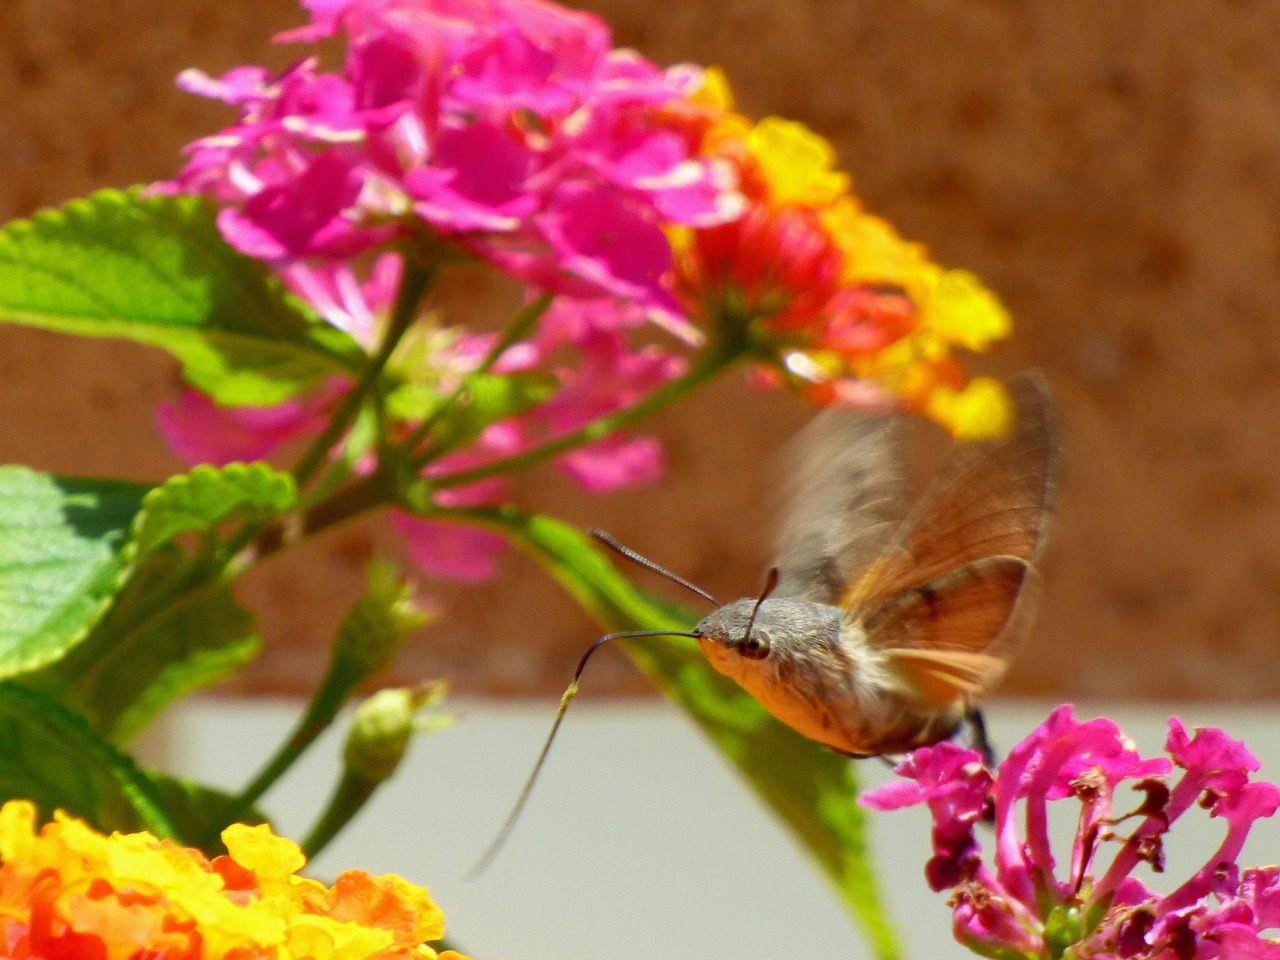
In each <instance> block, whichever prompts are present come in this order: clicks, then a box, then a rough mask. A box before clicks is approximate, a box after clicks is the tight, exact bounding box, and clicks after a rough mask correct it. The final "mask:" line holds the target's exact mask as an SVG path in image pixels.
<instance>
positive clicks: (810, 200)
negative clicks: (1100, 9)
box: [673, 71, 1012, 439]
mask: <svg viewBox="0 0 1280 960" xmlns="http://www.w3.org/2000/svg"><path fill="white" fill-rule="evenodd" d="M682 109H683V110H685V111H687V113H686V115H685V117H684V123H685V128H686V130H687V131H688V135H690V136H692V137H694V138H695V139H697V140H699V141H700V143H701V149H702V151H703V153H704V154H706V155H710V156H713V157H715V158H717V159H719V160H721V161H724V162H726V163H728V164H729V165H730V166H732V167H733V168H734V170H735V171H736V172H737V176H738V180H739V187H740V189H741V191H742V194H743V196H744V197H745V198H746V203H747V209H746V213H745V214H744V215H743V216H742V217H740V218H738V219H736V220H734V221H733V222H731V223H725V224H720V225H717V226H712V227H706V228H687V229H681V230H679V231H675V233H674V236H673V245H674V247H675V249H676V253H677V257H676V264H677V266H676V271H677V272H676V278H675V288H676V292H677V294H678V295H679V296H680V297H681V298H682V299H683V301H684V302H685V304H686V306H687V307H688V308H689V310H690V311H691V312H693V313H695V314H697V315H700V316H701V317H703V319H704V320H706V321H707V323H708V325H709V326H710V327H711V328H712V329H713V330H716V331H718V332H719V335H720V336H723V337H734V336H742V335H744V334H745V335H747V336H748V337H749V339H750V342H751V347H752V349H753V350H754V352H755V353H756V354H757V355H758V356H759V358H760V359H761V360H763V361H764V364H765V365H766V367H767V369H766V370H765V371H764V373H763V377H764V378H765V380H766V381H769V380H772V381H786V382H790V383H792V384H793V385H796V386H799V387H800V388H801V389H802V390H803V391H804V392H805V393H806V394H808V395H809V396H810V397H811V398H812V399H815V400H817V401H818V402H821V403H849V404H854V405H859V406H874V405H877V404H879V405H885V406H887V405H893V404H905V405H907V406H909V407H911V408H913V409H918V410H921V411H923V412H924V413H926V414H927V415H929V416H931V417H932V418H934V419H935V420H937V421H939V422H940V423H942V424H943V425H944V426H946V427H947V428H948V429H950V430H951V431H952V432H953V433H954V434H956V435H957V436H960V437H965V438H969V439H982V438H985V437H990V436H993V435H997V434H999V433H1002V432H1003V431H1004V430H1005V429H1006V428H1007V427H1008V424H1009V422H1010V418H1011V406H1010V403H1009V399H1008V397H1007V396H1006V395H1005V393H1004V390H1003V388H1002V387H1001V386H1000V385H999V384H998V383H997V382H996V381H993V380H990V379H987V378H976V379H972V380H971V379H970V378H969V376H968V374H967V373H966V371H965V369H964V367H963V365H962V364H961V363H960V362H959V360H958V359H957V358H956V357H955V356H954V354H953V351H954V350H956V349H961V350H967V351H981V350H985V349H986V348H987V347H988V346H989V345H990V344H991V343H992V342H993V341H995V340H998V339H1001V338H1003V337H1006V336H1008V335H1009V332H1010V330H1011V326H1012V325H1011V321H1010V318H1009V315H1008V313H1007V312H1006V311H1005V309H1004V308H1003V307H1002V306H1001V305H1000V302H999V301H998V300H997V299H996V297H995V296H994V295H993V294H992V293H991V292H990V291H988V290H987V289H986V288H985V287H983V286H982V284H981V282H980V281H979V280H978V279H977V278H976V277H974V276H973V275H972V274H970V273H967V272H965V271H962V270H947V269H944V268H943V267H941V266H939V265H938V264H936V263H934V262H932V261H931V260H930V259H929V258H928V255H927V253H926V251H925V249H924V247H923V246H921V245H920V244H917V243H910V242H908V241H906V240H904V239H903V238H902V237H900V236H899V235H898V234H897V232H896V231H895V230H894V229H893V227H891V226H890V225H889V224H888V223H887V222H886V221H884V220H882V219H881V218H879V217H875V216H872V215H871V214H869V213H867V212H866V211H865V210H864V209H863V208H862V206H861V204H860V203H859V201H858V200H857V198H856V197H855V196H854V195H853V194H852V193H851V191H850V183H849V177H848V176H847V175H846V174H844V173H842V172H840V171H838V170H836V169H835V150H834V149H833V148H832V146H831V144H830V143H828V142H827V141H826V140H824V139H823V138H821V137H819V136H818V135H817V134H815V133H813V132H812V131H811V130H809V129H808V128H806V127H805V126H803V125H802V124H799V123H794V122H792V121H788V120H782V119H779V118H776V117H769V118H766V119H764V120H761V121H760V122H759V123H752V122H751V121H749V120H747V119H746V118H745V117H743V116H742V115H741V114H738V113H735V112H734V111H733V109H732V101H731V97H730V94H729V91H728V87H727V84H726V83H725V81H724V78H723V76H722V75H720V74H719V73H718V72H716V71H708V73H707V82H706V83H705V84H704V86H703V88H702V90H701V91H700V92H699V93H698V94H697V95H696V96H695V97H694V98H692V100H691V101H690V102H689V103H687V104H685V105H683V106H682Z"/></svg>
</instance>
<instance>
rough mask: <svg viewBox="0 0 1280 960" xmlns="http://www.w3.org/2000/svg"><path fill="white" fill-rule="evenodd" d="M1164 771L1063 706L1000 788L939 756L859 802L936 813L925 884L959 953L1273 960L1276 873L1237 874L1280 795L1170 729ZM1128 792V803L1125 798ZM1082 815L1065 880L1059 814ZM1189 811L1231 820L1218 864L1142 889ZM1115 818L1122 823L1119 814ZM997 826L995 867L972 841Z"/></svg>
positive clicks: (970, 766) (1245, 758) (920, 756)
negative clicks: (1057, 845)
mask: <svg viewBox="0 0 1280 960" xmlns="http://www.w3.org/2000/svg"><path fill="white" fill-rule="evenodd" d="M1165 749H1166V751H1167V753H1168V757H1155V758H1147V759H1144V758H1143V757H1141V756H1140V755H1139V754H1138V752H1137V750H1136V749H1135V748H1134V745H1133V744H1132V743H1131V742H1130V741H1129V740H1128V739H1126V738H1125V737H1124V736H1123V735H1122V734H1121V732H1120V730H1119V729H1118V728H1117V727H1116V725H1115V724H1114V723H1112V722H1111V721H1110V720H1107V719H1097V720H1091V721H1088V722H1085V723H1082V722H1080V721H1078V720H1076V719H1075V717H1074V716H1073V713H1072V709H1071V707H1070V706H1064V707H1059V708H1058V709H1057V710H1055V711H1054V712H1053V713H1052V714H1051V715H1050V716H1049V718H1048V719H1047V720H1046V721H1045V722H1044V723H1043V724H1042V725H1041V726H1040V727H1039V728H1038V729H1037V730H1036V731H1035V732H1033V733H1032V734H1031V736H1029V737H1028V738H1027V739H1026V740H1024V741H1023V742H1022V743H1020V744H1018V746H1017V747H1015V748H1014V749H1013V750H1012V751H1011V752H1010V753H1009V757H1008V759H1006V760H1005V761H1004V762H1003V763H1002V764H1000V766H999V768H998V769H997V770H996V771H995V772H994V773H993V772H992V771H990V770H988V769H987V768H986V767H985V766H984V764H983V763H982V760H981V757H980V756H979V754H978V753H977V752H976V751H974V750H970V749H966V748H963V747H960V746H958V745H956V744H954V743H950V742H944V743H940V744H938V745H936V746H933V747H926V748H924V749H922V750H917V751H916V752H915V753H914V754H912V755H911V756H910V757H909V758H908V759H907V760H906V761H904V762H903V763H902V764H901V765H900V766H899V767H898V768H897V770H898V773H900V774H901V775H902V776H904V777H906V778H907V781H908V782H902V781H898V782H894V783H890V784H888V785H886V786H884V787H881V788H879V789H877V790H874V791H871V792H869V793H867V794H865V795H864V796H863V797H862V798H861V801H860V802H861V803H863V804H864V805H866V806H869V807H872V808H874V809H877V810H896V809H900V808H903V807H909V806H913V805H916V804H922V803H923V804H927V805H928V807H929V810H930V812H931V814H932V816H933V845H934V856H933V858H932V859H931V860H930V861H929V863H928V865H927V867H926V871H925V873H926V877H927V879H928V882H929V885H930V886H931V887H932V888H933V889H934V890H939V891H941V890H948V889H949V890H954V893H953V895H952V898H951V905H952V908H953V911H954V912H953V925H954V930H955V934H956V938H957V939H958V940H959V941H960V942H961V943H964V944H966V945H967V946H968V947H969V948H970V949H972V950H973V951H974V952H975V953H978V954H981V955H982V956H987V957H1001V958H1050V957H1052V958H1057V957H1069V958H1076V960H1085V958H1108V960H1111V958H1116V960H1213V958H1241V960H1280V940H1276V939H1271V938H1268V937H1265V936H1264V935H1263V934H1264V933H1265V932H1266V931H1267V930H1269V929H1272V928H1276V927H1280V867H1274V866H1271V867H1261V868H1253V869H1244V870H1242V869H1241V868H1240V867H1239V866H1238V865H1237V863H1236V860H1237V858H1238V857H1239V855H1240V852H1241V849H1242V847H1243V845H1244V842H1245V839H1246V837H1247V836H1248V834H1249V831H1250V829H1251V828H1252V826H1253V824H1254V823H1255V822H1256V821H1257V820H1259V819H1261V818H1264V817H1270V816H1271V815H1273V814H1274V813H1275V812H1276V810H1277V809H1278V808H1280V787H1277V786H1276V785H1275V784H1272V783H1268V782H1266V781H1258V780H1251V779H1250V774H1251V773H1253V772H1255V771H1257V769H1258V767H1259V764H1258V761H1257V760H1256V759H1255V758H1254V757H1253V755H1252V754H1250V753H1249V751H1248V750H1247V749H1245V747H1244V745H1243V744H1242V743H1241V742H1239V741H1238V740H1233V739H1232V738H1230V737H1228V736H1227V735H1226V734H1224V733H1223V732H1222V731H1221V730H1218V729H1214V728H1203V729H1198V730H1196V731H1195V733H1194V734H1193V735H1190V736H1189V735H1188V734H1187V731H1186V730H1185V729H1184V728H1183V726H1182V724H1181V723H1180V722H1179V721H1178V720H1177V719H1176V718H1173V719H1170V721H1169V736H1168V739H1167V741H1166V744H1165ZM1122 787H1128V788H1130V789H1127V790H1124V791H1123V793H1121V792H1120V791H1121V788H1122ZM1067 800H1075V801H1077V802H1078V803H1079V805H1080V812H1079V821H1078V827H1077V830H1076V835H1075V840H1074V843H1073V845H1072V849H1071V854H1070V858H1069V859H1067V860H1066V862H1065V863H1064V865H1063V868H1062V870H1061V871H1059V870H1058V869H1057V862H1056V860H1055V858H1054V855H1053V850H1052V848H1051V844H1050V839H1049V803H1050V801H1067ZM1193 806H1199V807H1201V808H1202V809H1206V810H1208V811H1209V815H1210V816H1211V817H1214V818H1220V819H1222V820H1223V821H1224V823H1225V827H1226V835H1225V836H1224V838H1223V840H1222V842H1221V844H1220V845H1219V847H1218V849H1217V850H1216V851H1215V852H1214V853H1213V855H1212V856H1211V857H1210V858H1209V860H1208V861H1207V862H1206V863H1205V864H1204V865H1203V866H1202V867H1201V868H1200V869H1199V870H1197V871H1196V872H1195V873H1194V874H1193V875H1192V876H1191V877H1190V878H1189V879H1187V880H1186V881H1185V882H1183V883H1182V884H1181V885H1180V886H1178V887H1177V889H1175V890H1174V891H1173V892H1172V893H1169V894H1165V895H1161V894H1158V893H1156V892H1154V891H1152V890H1150V889H1149V888H1148V887H1147V886H1146V885H1145V884H1144V883H1143V882H1142V881H1141V880H1139V879H1138V878H1137V877H1135V876H1133V871H1134V869H1135V868H1136V867H1137V866H1138V865H1139V864H1141V863H1145V864H1147V865H1148V866H1149V867H1150V868H1151V869H1152V870H1153V871H1155V872H1163V869H1164V843H1165V838H1166V836H1168V835H1169V833H1170V831H1171V829H1172V828H1173V825H1174V823H1175V822H1176V821H1177V820H1178V819H1179V818H1180V817H1182V816H1183V815H1184V814H1185V813H1187V811H1189V810H1190V809H1191V808H1192V807H1193ZM1117 807H1118V809H1117ZM993 815H994V826H995V841H994V843H995V850H994V856H993V857H992V858H991V861H990V862H988V861H987V860H985V859H984V857H983V851H982V848H981V845H980V843H979V841H978V837H977V836H976V835H975V831H976V829H977V827H978V825H979V824H980V823H982V822H983V821H984V819H990V818H991V817H992V816H993Z"/></svg>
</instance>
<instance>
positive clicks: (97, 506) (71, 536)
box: [0, 466, 150, 677]
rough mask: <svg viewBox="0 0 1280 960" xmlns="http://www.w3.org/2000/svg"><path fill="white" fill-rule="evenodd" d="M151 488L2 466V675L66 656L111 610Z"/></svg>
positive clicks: (0, 611)
mask: <svg viewBox="0 0 1280 960" xmlns="http://www.w3.org/2000/svg"><path fill="white" fill-rule="evenodd" d="M149 489H150V488H149V487H147V486H144V485H142V484H134V483H125V482H123V481H117V480H87V479H73V478H66V477H56V476H53V475H52V474H47V473H39V472H37V471H35V470H29V469H27V468H26V467H17V466H9V467H0V677H6V676H14V675H17V674H22V673H26V672H28V671H31V670H34V669H36V668H38V667H40V666H43V665H44V664H47V663H52V662H53V661H55V660H57V659H59V658H60V657H62V656H63V655H65V654H66V652H67V651H68V650H69V649H71V648H72V647H73V646H75V644H77V643H78V642H80V640H81V639H82V638H83V637H84V636H85V634H86V633H88V631H89V629H90V627H92V626H93V624H94V623H95V622H96V621H97V620H98V618H99V617H101V616H102V614H103V613H104V612H105V611H106V609H107V607H108V605H109V604H110V603H111V599H112V597H113V596H114V595H115V593H116V591H117V589H119V587H120V584H121V581H122V580H123V578H124V576H125V573H126V571H127V567H128V564H129V555H130V551H129V550H128V543H129V528H130V525H131V524H132V523H133V520H134V517H135V516H136V515H137V513H138V510H139V509H140V508H141V505H142V501H143V497H144V495H145V494H146V493H147V491H148V490H149Z"/></svg>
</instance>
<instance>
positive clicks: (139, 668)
mask: <svg viewBox="0 0 1280 960" xmlns="http://www.w3.org/2000/svg"><path fill="white" fill-rule="evenodd" d="M190 569H191V568H190V566H189V565H188V561H187V558H186V556H185V555H184V554H183V553H182V552H181V551H179V550H178V549H177V548H175V547H172V546H170V547H165V548H162V549H160V550H159V551H157V552H156V553H155V554H153V555H152V556H151V557H150V558H148V559H147V560H146V561H145V562H144V563H143V564H142V565H141V566H140V567H139V569H138V570H137V572H136V573H135V574H134V575H133V576H132V577H131V578H130V581H129V584H128V586H127V587H126V589H125V592H124V593H123V594H122V595H121V597H120V599H119V601H118V602H117V603H116V605H115V606H114V607H113V608H112V609H111V612H110V613H109V614H108V615H107V616H106V617H105V618H104V619H103V620H102V621H101V623H99V624H98V626H97V628H96V629H95V630H94V631H93V633H92V634H91V635H90V636H89V637H88V638H87V639H86V640H85V641H84V642H83V643H81V644H80V645H79V646H78V647H76V648H75V649H74V650H72V651H71V652H70V653H69V654H68V655H67V656H65V657H64V658H63V659H62V660H60V661H58V662H57V663H54V664H51V665H50V666H48V667H45V668H44V669H43V670H40V671H38V672H36V673H33V674H29V675H28V676H26V677H25V678H24V683H27V684H29V685H31V686H34V687H36V688H38V689H40V690H42V691H44V692H45V693H47V694H49V695H51V696H54V697H56V698H57V699H58V700H60V701H62V702H64V703H67V704H69V705H71V706H73V707H74V708H75V709H77V710H79V711H81V712H82V713H83V714H84V716H85V717H86V718H87V719H88V720H89V722H90V723H91V724H92V725H93V728H94V729H95V730H96V731H98V732H99V733H100V734H102V735H103V736H105V737H108V738H109V739H111V740H113V741H115V742H117V743H123V742H126V741H128V740H129V738H131V737H132V736H133V735H134V734H136V733H137V732H138V731H139V730H140V729H141V728H142V727H143V726H145V725H146V723H147V722H148V721H149V720H150V719H151V718H152V717H153V716H154V715H155V714H156V712H157V711H159V710H160V709H161V708H162V707H164V706H165V705H166V704H168V703H170V702H172V701H173V700H176V699H178V698H179V697H182V696H184V695H186V694H188V693H191V692H193V691H196V690H200V689H203V688H204V687H207V686H210V685H212V684H214V683H217V682H219V681H221V680H223V679H225V678H226V677H228V676H230V675H231V674H232V673H234V672H236V671H237V670H239V669H240V668H241V667H243V666H244V665H245V664H247V663H249V662H250V661H251V660H252V659H253V658H254V656H256V655H257V652H258V649H259V647H260V640H259V637H258V631H257V625H256V623H255V622H254V618H253V615H252V614H251V613H249V612H248V611H247V610H245V609H244V608H243V607H242V606H240V604H239V603H237V602H236V599H235V598H234V597H233V596H232V595H231V591H230V590H228V589H227V587H226V586H225V585H224V584H223V583H222V582H221V581H213V582H211V583H205V584H203V585H197V586H192V585H190V584H188V583H187V582H186V577H187V576H188V575H189V571H190Z"/></svg>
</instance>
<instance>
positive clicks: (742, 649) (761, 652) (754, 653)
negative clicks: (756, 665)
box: [738, 633, 769, 660]
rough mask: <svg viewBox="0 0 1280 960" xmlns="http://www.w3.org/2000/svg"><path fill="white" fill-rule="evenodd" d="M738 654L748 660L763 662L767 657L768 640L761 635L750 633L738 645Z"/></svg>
mask: <svg viewBox="0 0 1280 960" xmlns="http://www.w3.org/2000/svg"><path fill="white" fill-rule="evenodd" d="M738 653H740V654H741V655H742V656H744V657H746V658H747V659H748V660H763V659H764V658H765V657H767V656H768V655H769V638H768V637H766V636H765V635H764V634H763V633H752V634H750V635H749V636H746V637H743V638H742V642H741V643H739V644H738Z"/></svg>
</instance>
